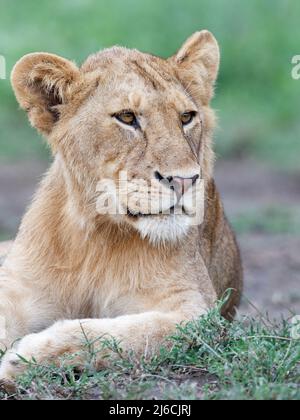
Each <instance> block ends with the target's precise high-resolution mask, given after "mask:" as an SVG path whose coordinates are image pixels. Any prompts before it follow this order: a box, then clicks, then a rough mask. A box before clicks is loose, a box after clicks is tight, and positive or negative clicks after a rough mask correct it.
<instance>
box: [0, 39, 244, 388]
mask: <svg viewBox="0 0 300 420" xmlns="http://www.w3.org/2000/svg"><path fill="white" fill-rule="evenodd" d="M218 68H219V48H218V44H217V42H216V40H215V38H214V37H213V35H212V34H211V33H209V32H207V31H202V32H198V33H196V34H194V35H193V36H192V37H191V38H190V39H188V41H187V42H186V43H185V44H184V45H183V47H182V48H181V49H180V50H179V52H178V53H177V54H176V55H175V56H173V57H171V58H170V59H168V60H164V59H161V58H158V57H155V56H152V55H149V54H144V53H141V52H139V51H136V50H128V49H125V48H111V49H108V50H104V51H102V52H100V53H98V54H95V55H92V56H91V57H89V58H88V59H87V61H86V62H85V63H84V64H83V65H82V66H81V67H80V68H78V67H77V66H76V65H75V64H74V63H72V62H70V61H68V60H66V59H63V58H60V57H58V56H56V55H52V54H45V53H36V54H29V55H27V56H25V57H23V58H22V59H21V60H20V61H19V62H18V63H17V64H16V66H15V68H14V69H13V72H12V85H13V88H14V91H15V94H16V97H17V100H18V101H19V103H20V105H21V107H22V108H23V109H25V110H26V111H27V113H28V116H29V120H30V122H31V124H32V125H33V126H34V127H36V128H37V130H39V132H41V133H42V134H43V135H45V136H46V137H47V140H48V142H49V145H50V147H51V150H52V151H53V155H54V162H53V164H52V166H51V169H50V170H49V172H48V173H47V175H46V177H45V179H44V180H43V182H42V184H41V186H40V188H39V190H38V192H37V194H36V196H35V198H34V200H33V203H32V205H31V207H30V208H29V210H28V212H27V214H26V216H25V217H24V220H23V222H22V225H21V228H20V231H19V234H18V236H17V238H16V240H15V242H14V244H13V246H12V248H11V249H10V251H9V253H8V255H7V258H6V259H5V262H4V265H3V267H2V268H1V274H0V316H1V317H2V319H3V320H4V321H5V328H4V329H5V331H4V333H5V334H2V335H3V337H1V344H0V347H2V349H3V350H5V349H6V348H8V349H9V350H8V351H7V353H6V355H5V356H4V358H3V360H2V365H1V368H0V377H1V379H2V380H3V381H8V382H9V381H13V380H14V378H15V377H16V376H17V375H18V374H19V373H20V372H22V370H23V369H24V368H25V364H24V363H23V362H22V361H21V359H22V358H24V359H27V360H32V359H34V360H36V361H37V362H39V363H40V362H45V361H55V362H56V363H59V361H60V356H62V355H66V354H67V355H70V354H76V356H74V357H73V359H72V360H71V361H70V363H74V364H75V365H76V366H78V367H79V368H80V367H83V366H84V363H85V361H86V358H87V354H86V353H85V350H87V346H86V342H85V339H86V337H88V338H89V340H91V341H92V342H93V343H94V346H95V347H96V348H97V350H99V351H97V352H95V354H96V356H95V365H96V368H98V369H100V368H101V367H102V366H104V365H105V363H107V361H106V360H107V358H106V357H104V350H103V347H101V338H103V337H115V338H116V339H117V340H120V341H121V346H122V347H123V349H124V351H133V352H134V353H135V354H136V355H137V356H138V355H141V354H144V353H145V352H147V354H153V352H155V351H156V349H157V348H158V347H159V346H160V345H161V344H162V343H163V341H164V339H165V338H166V337H168V336H169V335H170V334H171V333H172V332H173V331H174V329H175V327H176V325H177V324H179V323H181V322H183V321H188V320H191V319H193V318H195V317H199V316H201V315H203V314H205V313H206V311H207V310H209V309H210V308H211V307H212V306H213V305H214V303H215V302H216V300H217V299H218V298H221V297H222V296H223V295H224V293H225V291H226V290H227V289H229V288H230V289H233V290H234V292H233V293H232V294H231V297H230V300H229V301H228V302H227V304H226V307H224V315H225V316H227V317H231V316H233V314H234V309H235V307H236V305H237V304H238V302H239V298H240V293H241V289H242V269H241V262H240V256H239V251H238V248H237V245H236V241H235V237H234V234H233V233H232V231H231V229H230V227H229V224H228V222H227V220H226V218H225V216H224V212H223V208H222V204H221V201H220V198H219V194H218V191H217V189H216V187H215V184H214V181H213V174H212V173H213V161H214V155H213V151H212V146H211V143H212V141H211V138H212V130H213V127H214V113H213V111H212V110H211V108H210V100H211V99H212V96H213V87H214V83H215V80H216V77H217V73H218ZM124 171H126V176H127V185H128V193H127V196H128V197H127V198H130V199H132V198H134V197H135V200H134V203H135V204H134V205H133V207H130V205H129V204H128V203H129V202H133V200H131V201H130V200H129V201H128V203H127V202H126V203H127V204H126V205H125V204H124V203H125V201H124V195H122V194H118V192H119V191H118V188H119V189H120V187H116V186H117V185H119V184H118V181H119V179H120V177H121V173H122V172H124ZM200 175H201V179H203V180H204V186H205V216H204V220H203V223H201V224H199V225H196V224H195V223H193V220H194V219H193V213H192V212H190V210H191V209H189V203H191V191H192V189H193V187H194V185H195V184H199V183H200V182H201V181H200ZM141 179H142V180H144V181H145V184H144V186H143V189H138V188H137V184H138V180H141ZM104 180H106V181H110V182H107V185H108V189H107V190H106V194H107V197H108V199H109V200H108V201H109V202H110V203H114V204H117V208H118V209H122V210H123V211H115V212H107V213H105V212H101V211H99V208H98V206H97V201H98V199H99V197H100V198H101V194H104V193H103V191H102V193H101V192H99V183H101V182H102V181H104ZM150 183H151V185H152V187H151V188H153V185H154V191H155V193H154V195H151V200H152V204H154V208H156V209H157V210H158V211H156V212H154V211H153V212H149V211H148V210H147V209H146V207H147V206H146V204H145V203H146V202H147V198H148V195H149V193H150ZM160 187H161V188H160ZM189 195H190V197H189ZM174 197H175V198H174ZM184 197H187V200H185V203H188V204H185V205H184V206H183V205H182V204H181V203H182V201H181V200H182V199H183V198H184ZM172 200H173V201H172ZM167 202H169V203H170V202H171V203H173V204H172V205H170V204H169V206H168V207H166V203H167ZM110 205H111V204H110ZM110 205H109V206H110ZM100 207H101V206H100ZM178 208H181V210H182V211H181V213H180V214H179V212H178V213H177V212H176V210H178ZM166 210H170V211H169V214H167V213H168V212H166ZM22 337H23V338H22ZM20 338H21V340H20V341H16V340H17V339H20ZM11 346H12V347H11ZM101 349H102V350H101ZM107 351H108V350H107V349H106V350H105V352H107ZM19 356H22V358H20V357H19Z"/></svg>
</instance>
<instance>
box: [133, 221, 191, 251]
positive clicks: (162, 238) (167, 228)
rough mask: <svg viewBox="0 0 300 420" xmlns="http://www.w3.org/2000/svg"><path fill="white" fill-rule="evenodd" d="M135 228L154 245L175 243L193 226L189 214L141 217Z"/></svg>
mask: <svg viewBox="0 0 300 420" xmlns="http://www.w3.org/2000/svg"><path fill="white" fill-rule="evenodd" d="M135 228H136V229H137V230H138V232H139V233H140V235H141V237H142V238H143V239H146V240H148V241H149V242H150V243H151V244H152V245H155V246H157V245H161V244H167V243H175V242H178V241H179V240H180V239H182V238H184V237H185V236H186V235H187V234H188V232H189V230H190V228H191V218H190V217H189V216H187V215H174V214H171V215H167V216H160V217H159V216H153V217H151V216H149V217H142V218H139V219H138V221H137V222H136V223H135Z"/></svg>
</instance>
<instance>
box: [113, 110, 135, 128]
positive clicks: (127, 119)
mask: <svg viewBox="0 0 300 420" xmlns="http://www.w3.org/2000/svg"><path fill="white" fill-rule="evenodd" d="M115 118H116V119H117V120H118V121H120V122H121V123H123V124H126V125H130V126H137V125H138V122H137V119H136V116H135V115H134V113H133V112H129V111H128V112H127V111H124V112H120V113H119V114H115Z"/></svg>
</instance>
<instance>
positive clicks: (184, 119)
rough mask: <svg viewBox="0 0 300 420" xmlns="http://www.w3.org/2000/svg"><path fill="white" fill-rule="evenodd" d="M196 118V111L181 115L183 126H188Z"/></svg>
mask: <svg viewBox="0 0 300 420" xmlns="http://www.w3.org/2000/svg"><path fill="white" fill-rule="evenodd" d="M195 116H196V112H195V111H190V112H184V113H183V114H181V122H182V124H183V125H188V124H190V123H191V122H192V121H193V119H194V118H195Z"/></svg>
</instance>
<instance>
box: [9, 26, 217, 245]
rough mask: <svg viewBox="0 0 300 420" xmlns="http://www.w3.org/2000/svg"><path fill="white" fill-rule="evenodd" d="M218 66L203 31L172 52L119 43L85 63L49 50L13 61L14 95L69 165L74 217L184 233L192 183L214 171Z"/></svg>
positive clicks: (161, 236)
mask: <svg viewBox="0 0 300 420" xmlns="http://www.w3.org/2000/svg"><path fill="white" fill-rule="evenodd" d="M218 67H219V48H218V44H217V42H216V40H215V38H214V37H213V35H212V34H210V33H209V32H207V31H202V32H199V33H196V34H194V35H193V36H192V37H191V38H190V39H189V40H188V41H187V42H186V43H185V44H184V45H183V47H182V48H181V49H180V50H179V52H178V53H177V54H176V55H174V56H173V57H171V58H170V59H168V60H164V59H162V58H158V57H155V56H152V55H149V54H144V53H141V52H139V51H136V50H128V49H126V48H119V47H116V48H111V49H108V50H104V51H102V52H99V53H97V54H95V55H92V56H90V57H89V58H88V59H87V61H86V62H85V63H84V64H83V65H82V66H81V67H80V68H78V67H77V66H76V65H75V64H74V63H72V62H70V61H68V60H66V59H63V58H60V57H58V56H56V55H52V54H45V53H36V54H29V55H27V56H25V57H23V58H22V59H21V60H20V61H19V62H18V63H17V64H16V66H15V68H14V70H13V73H12V84H13V87H14V90H15V93H16V97H17V99H18V101H19V103H20V105H21V107H22V108H24V109H25V110H26V111H27V112H28V115H29V119H30V121H31V123H32V125H33V126H34V127H36V128H37V129H38V130H39V131H40V132H41V133H42V134H44V135H45V136H46V137H47V139H48V141H49V144H50V145H51V149H52V150H53V153H54V155H55V156H56V158H55V159H56V164H58V165H60V167H61V168H63V174H64V175H63V176H64V177H65V180H66V185H67V188H68V192H69V195H70V196H71V197H72V203H73V204H72V205H73V207H74V208H73V210H72V212H73V215H74V217H76V215H79V214H80V215H81V216H82V215H83V214H84V213H86V214H88V215H89V217H93V218H94V220H96V219H97V218H98V219H101V220H102V222H103V220H104V218H105V220H106V221H107V222H108V220H110V221H114V222H115V223H118V224H119V225H122V226H131V227H133V228H134V229H137V230H138V231H139V232H140V234H141V235H142V236H143V237H148V238H149V239H150V240H151V241H152V242H160V241H173V240H177V239H178V238H180V237H181V236H182V235H184V234H186V233H187V232H188V230H189V227H190V226H191V225H192V219H193V216H194V210H193V208H192V203H193V194H194V190H195V188H194V186H197V185H198V184H199V183H200V178H203V179H204V180H208V179H209V178H210V177H211V175H212V166H213V152H212V148H211V134H212V129H213V125H214V115H213V112H212V111H211V109H210V107H209V103H210V100H211V98H212V95H213V86H214V82H215V80H216V77H217V72H218ZM124 177H126V191H125V190H124V185H125V180H124ZM120 181H121V182H120ZM103 187H105V188H103ZM124 191H125V192H124ZM104 197H105V200H103V198H104ZM149 197H151V200H150V201H151V203H150V201H149ZM99 202H100V205H99ZM97 203H98V205H97ZM105 203H106V204H105ZM104 207H106V210H107V209H109V211H107V212H106V213H109V214H106V215H104V214H103V213H104V211H101V210H103V209H104ZM112 208H114V209H115V211H112ZM99 209H100V210H99ZM179 210H180V211H179ZM99 213H102V214H101V215H100V214H99ZM179 213H180V214H179ZM86 220H87V219H86Z"/></svg>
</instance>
